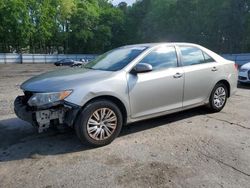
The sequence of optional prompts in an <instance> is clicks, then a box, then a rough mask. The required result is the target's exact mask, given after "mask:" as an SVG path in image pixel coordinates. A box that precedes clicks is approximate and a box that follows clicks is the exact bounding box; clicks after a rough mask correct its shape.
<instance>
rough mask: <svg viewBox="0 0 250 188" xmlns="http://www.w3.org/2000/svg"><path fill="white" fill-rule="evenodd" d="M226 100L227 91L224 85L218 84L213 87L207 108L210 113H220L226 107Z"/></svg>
mask: <svg viewBox="0 0 250 188" xmlns="http://www.w3.org/2000/svg"><path fill="white" fill-rule="evenodd" d="M227 98H228V89H227V87H226V85H225V84H223V83H218V84H216V85H215V87H214V89H213V91H212V93H211V96H210V99H209V108H210V110H211V111H212V112H220V111H221V110H222V109H223V108H224V106H225V105H226V102H227Z"/></svg>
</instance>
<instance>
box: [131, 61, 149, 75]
mask: <svg viewBox="0 0 250 188" xmlns="http://www.w3.org/2000/svg"><path fill="white" fill-rule="evenodd" d="M152 70H153V67H152V65H150V64H148V63H138V64H137V65H136V66H135V67H134V68H133V70H132V72H133V73H145V72H151V71H152Z"/></svg>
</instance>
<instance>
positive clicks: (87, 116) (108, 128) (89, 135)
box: [75, 100, 123, 147]
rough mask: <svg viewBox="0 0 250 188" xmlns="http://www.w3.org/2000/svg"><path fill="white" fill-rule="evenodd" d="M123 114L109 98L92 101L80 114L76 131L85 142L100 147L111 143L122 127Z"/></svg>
mask: <svg viewBox="0 0 250 188" xmlns="http://www.w3.org/2000/svg"><path fill="white" fill-rule="evenodd" d="M122 122H123V121H122V114H121V111H120V109H119V108H118V107H117V105H116V104H114V103H113V102H110V101H107V100H98V101H93V102H90V103H89V104H88V105H87V106H86V107H85V108H84V109H83V110H82V112H81V113H80V114H79V117H78V118H77V121H76V124H75V131H76V134H77V136H78V138H79V139H80V140H81V141H82V143H83V144H88V145H91V146H95V147H100V146H104V145H107V144H109V143H111V142H112V141H113V140H114V139H115V138H116V137H117V136H118V135H119V133H120V131H121V128H122Z"/></svg>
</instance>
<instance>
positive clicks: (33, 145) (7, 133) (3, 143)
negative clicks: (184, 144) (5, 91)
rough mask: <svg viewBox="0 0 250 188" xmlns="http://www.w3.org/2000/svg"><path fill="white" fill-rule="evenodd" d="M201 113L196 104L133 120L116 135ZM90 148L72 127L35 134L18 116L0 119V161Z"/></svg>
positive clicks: (33, 129)
mask: <svg viewBox="0 0 250 188" xmlns="http://www.w3.org/2000/svg"><path fill="white" fill-rule="evenodd" d="M205 113H207V111H206V109H205V108H203V107H199V108H196V109H192V110H188V111H185V112H180V113H175V114H171V115H167V116H163V117H160V118H155V119H151V120H147V121H142V122H138V123H133V124H131V125H128V126H125V127H124V128H123V130H122V132H121V134H120V137H123V136H126V135H128V134H133V133H137V132H140V131H144V130H148V129H151V128H155V127H159V126H167V125H168V124H169V123H171V122H176V121H179V120H183V119H187V118H190V117H193V116H196V115H201V114H205ZM90 149H94V148H90V147H87V146H84V145H83V144H81V143H80V141H79V140H78V138H77V137H76V135H75V133H74V131H73V129H69V130H67V131H63V132H62V131H58V130H48V131H47V132H46V133H42V134H38V133H37V130H36V129H35V128H33V127H31V125H29V124H28V123H26V122H24V121H22V120H20V119H18V118H12V119H6V120H1V121H0V162H1V161H12V160H19V159H26V158H27V159H28V158H31V159H33V158H37V157H42V156H47V155H58V154H65V153H72V152H78V151H85V150H90Z"/></svg>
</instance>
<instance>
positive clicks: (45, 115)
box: [14, 96, 80, 133]
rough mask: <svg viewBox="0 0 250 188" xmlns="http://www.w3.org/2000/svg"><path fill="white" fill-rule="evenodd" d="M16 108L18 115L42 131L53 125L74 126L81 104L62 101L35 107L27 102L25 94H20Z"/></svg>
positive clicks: (15, 104) (15, 103)
mask: <svg viewBox="0 0 250 188" xmlns="http://www.w3.org/2000/svg"><path fill="white" fill-rule="evenodd" d="M14 110H15V113H16V115H17V117H19V118H20V119H22V120H24V121H27V122H29V123H31V124H32V125H33V126H35V127H37V128H38V132H39V133H41V132H43V131H44V130H46V129H48V128H49V127H50V126H51V125H56V126H58V125H67V126H70V127H72V126H73V124H74V120H75V118H76V116H77V114H78V112H79V110H80V106H77V105H74V104H71V103H68V102H66V101H62V102H61V103H60V104H56V105H55V106H53V105H51V106H50V107H46V108H45V107H43V108H34V107H30V106H29V105H28V104H27V100H26V99H25V96H18V97H17V98H16V100H15V102H14Z"/></svg>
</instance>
